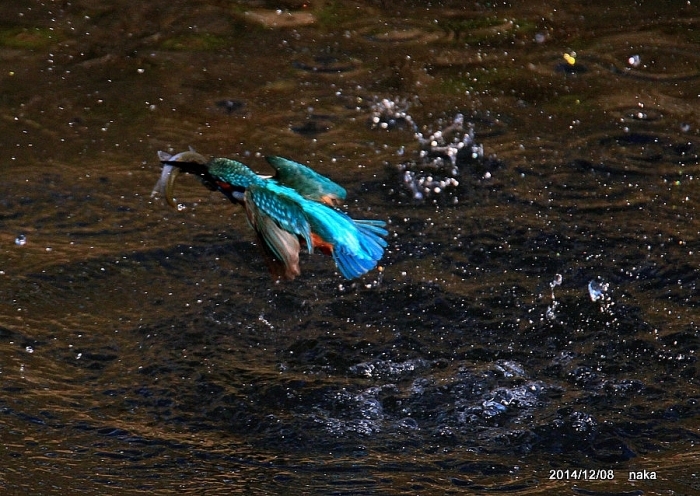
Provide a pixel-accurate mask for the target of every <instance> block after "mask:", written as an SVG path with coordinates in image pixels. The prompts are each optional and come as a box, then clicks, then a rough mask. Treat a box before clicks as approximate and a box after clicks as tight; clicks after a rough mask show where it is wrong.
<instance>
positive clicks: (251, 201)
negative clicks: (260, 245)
mask: <svg viewBox="0 0 700 496" xmlns="http://www.w3.org/2000/svg"><path fill="white" fill-rule="evenodd" d="M300 201H301V202H304V201H305V200H304V198H302V197H301V196H299V195H297V194H296V193H295V192H294V191H291V190H289V189H288V188H285V187H283V186H282V187H279V186H276V185H273V184H269V183H263V184H262V185H254V186H251V187H249V188H248V189H247V190H246V192H245V203H246V208H247V209H248V212H249V217H248V218H249V220H250V222H251V225H252V226H253V228H254V229H255V230H256V231H258V232H259V233H260V234H261V235H262V237H263V239H264V240H265V241H266V242H268V241H269V243H268V245H270V248H271V249H272V250H273V251H275V249H274V246H275V244H276V243H274V242H273V240H272V238H273V237H275V236H278V235H279V233H277V232H276V231H275V230H274V229H272V230H271V229H270V228H269V226H270V224H269V221H268V219H269V220H271V221H273V222H274V223H275V224H276V225H277V226H278V227H279V228H280V229H281V230H282V231H285V232H287V233H290V234H293V235H295V236H301V237H302V238H304V240H305V241H306V246H307V249H308V250H309V252H311V251H313V245H312V241H311V226H310V225H309V221H308V219H307V216H306V212H304V209H303V208H302V207H301V204H300ZM298 251H299V250H298V247H297V252H298ZM275 254H276V255H280V259H282V258H284V257H283V256H281V255H282V254H281V253H275Z"/></svg>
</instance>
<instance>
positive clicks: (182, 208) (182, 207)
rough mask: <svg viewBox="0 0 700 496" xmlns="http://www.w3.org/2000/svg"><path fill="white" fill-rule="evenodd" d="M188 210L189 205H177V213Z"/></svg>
mask: <svg viewBox="0 0 700 496" xmlns="http://www.w3.org/2000/svg"><path fill="white" fill-rule="evenodd" d="M186 208H187V205H185V204H184V203H178V204H177V211H178V212H182V211H183V210H185V209H186Z"/></svg>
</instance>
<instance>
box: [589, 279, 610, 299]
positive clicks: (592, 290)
mask: <svg viewBox="0 0 700 496" xmlns="http://www.w3.org/2000/svg"><path fill="white" fill-rule="evenodd" d="M608 287H609V284H608V283H607V282H602V281H596V280H592V281H591V282H589V283H588V294H589V295H590V297H591V301H598V300H600V299H602V298H603V297H605V293H606V292H607V291H608Z"/></svg>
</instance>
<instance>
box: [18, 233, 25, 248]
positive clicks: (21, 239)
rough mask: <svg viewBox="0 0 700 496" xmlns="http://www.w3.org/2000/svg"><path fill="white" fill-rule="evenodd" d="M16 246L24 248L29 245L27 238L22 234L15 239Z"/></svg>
mask: <svg viewBox="0 0 700 496" xmlns="http://www.w3.org/2000/svg"><path fill="white" fill-rule="evenodd" d="M15 244H16V245H17V246H24V245H26V244H27V236H25V235H24V234H20V235H18V236H17V237H16V238H15Z"/></svg>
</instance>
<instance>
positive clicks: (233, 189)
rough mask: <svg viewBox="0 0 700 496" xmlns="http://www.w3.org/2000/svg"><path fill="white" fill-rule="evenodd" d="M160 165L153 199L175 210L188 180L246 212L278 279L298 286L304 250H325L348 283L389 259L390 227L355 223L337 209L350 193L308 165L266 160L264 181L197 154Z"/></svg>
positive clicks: (234, 164)
mask: <svg viewBox="0 0 700 496" xmlns="http://www.w3.org/2000/svg"><path fill="white" fill-rule="evenodd" d="M158 158H159V159H160V161H161V163H162V165H163V171H162V173H161V176H160V178H159V180H158V182H157V183H156V185H155V187H154V189H153V193H152V195H151V196H154V195H156V194H160V195H163V196H165V197H166V199H167V201H168V203H170V204H171V205H173V206H174V204H175V201H174V199H173V197H172V196H173V195H172V191H173V184H174V181H175V177H176V176H177V175H178V173H180V172H184V173H188V174H193V175H195V176H197V177H198V178H199V179H200V180H201V181H202V183H203V184H204V185H205V186H206V187H208V188H209V189H211V190H213V191H217V190H218V191H220V192H221V193H223V194H224V195H225V196H226V197H227V198H228V199H229V200H231V202H233V203H236V204H240V205H243V207H244V208H245V211H246V216H247V218H248V223H249V224H250V226H251V227H252V228H253V230H254V231H255V233H256V234H257V237H258V240H259V245H260V246H261V248H262V251H263V254H264V256H265V260H266V262H267V265H268V268H269V269H270V273H271V274H272V276H273V277H275V278H284V279H289V280H291V279H294V278H295V277H296V276H298V275H299V274H301V271H300V269H299V251H300V249H301V244H302V243H303V244H304V245H305V246H306V249H307V250H308V252H309V253H312V252H313V251H314V250H318V251H320V252H321V253H324V254H326V255H330V256H332V257H333V260H334V261H335V264H336V266H337V267H338V270H339V271H340V273H341V274H342V275H343V276H344V277H345V278H346V279H355V278H357V277H360V276H362V275H363V274H365V273H367V272H369V271H370V270H372V269H374V268H375V267H376V266H377V264H378V263H379V260H380V259H381V258H382V256H383V255H384V249H385V248H386V246H387V243H386V240H385V239H384V238H385V237H386V236H387V234H388V233H387V231H386V229H384V226H385V225H386V223H385V222H384V221H381V220H355V219H352V218H350V217H349V216H348V215H347V214H345V213H344V212H341V211H340V210H337V209H336V208H334V207H333V205H334V204H336V203H338V202H340V201H341V200H344V199H345V196H346V191H345V189H344V188H343V187H341V186H339V185H338V184H336V183H334V182H333V181H331V180H330V179H328V178H327V177H325V176H322V175H321V174H319V173H317V172H316V171H314V170H312V169H311V168H309V167H307V166H305V165H302V164H300V163H298V162H295V161H293V160H289V159H286V158H283V157H266V160H267V162H268V163H269V164H270V165H271V166H272V167H273V169H275V171H276V174H275V175H274V176H263V175H259V174H256V173H255V172H253V171H252V170H251V169H250V168H249V167H248V166H246V165H245V164H243V163H241V162H239V161H237V160H233V159H229V158H214V159H211V160H208V159H206V158H205V157H204V156H202V155H200V154H199V153H197V152H195V151H194V150H192V149H191V148H190V150H189V151H186V152H181V153H178V154H176V155H170V154H169V153H166V152H162V151H159V152H158Z"/></svg>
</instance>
